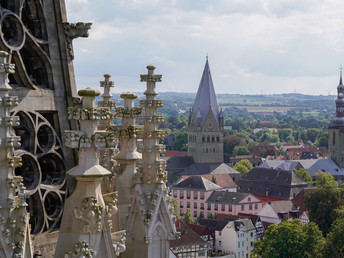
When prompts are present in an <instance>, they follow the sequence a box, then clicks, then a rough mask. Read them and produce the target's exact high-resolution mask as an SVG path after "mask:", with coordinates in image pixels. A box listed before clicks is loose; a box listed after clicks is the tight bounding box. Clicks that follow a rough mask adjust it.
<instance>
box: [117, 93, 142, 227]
mask: <svg viewBox="0 0 344 258" xmlns="http://www.w3.org/2000/svg"><path fill="white" fill-rule="evenodd" d="M121 98H122V99H124V107H118V108H116V115H117V116H119V117H121V118H122V125H121V126H112V127H111V129H112V130H113V132H115V134H116V135H117V136H118V137H119V140H120V146H121V148H120V152H119V153H118V154H116V155H115V156H114V159H115V160H116V161H117V163H118V168H117V176H116V178H115V190H116V191H117V192H118V195H119V196H120V198H119V200H118V208H119V210H118V218H119V228H120V229H126V228H127V220H128V209H129V206H130V205H131V200H132V189H133V185H134V184H135V182H134V181H133V180H134V176H135V173H136V161H137V160H139V159H141V158H142V155H141V154H140V153H138V152H137V149H136V134H137V131H138V130H139V129H140V128H141V127H138V126H136V125H135V119H136V117H138V116H140V115H141V112H142V109H141V108H137V107H134V100H135V99H136V98H137V95H136V94H133V93H130V92H127V93H125V94H122V95H121Z"/></svg>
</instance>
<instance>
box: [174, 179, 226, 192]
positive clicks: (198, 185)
mask: <svg viewBox="0 0 344 258" xmlns="http://www.w3.org/2000/svg"><path fill="white" fill-rule="evenodd" d="M172 188H173V189H188V190H203V191H215V190H220V189H222V187H221V186H218V185H217V184H214V183H213V182H211V181H209V180H207V179H205V178H204V177H201V176H191V177H189V178H187V179H185V180H183V181H181V182H180V183H178V184H176V185H174V186H172Z"/></svg>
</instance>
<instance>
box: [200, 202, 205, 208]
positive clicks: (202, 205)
mask: <svg viewBox="0 0 344 258" xmlns="http://www.w3.org/2000/svg"><path fill="white" fill-rule="evenodd" d="M201 210H204V203H203V202H201Z"/></svg>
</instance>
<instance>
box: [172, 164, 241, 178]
mask: <svg viewBox="0 0 344 258" xmlns="http://www.w3.org/2000/svg"><path fill="white" fill-rule="evenodd" d="M176 174H177V175H179V176H184V175H205V174H231V175H233V174H240V172H238V171H236V170H235V169H234V168H231V167H230V166H229V165H227V164H225V163H221V162H219V163H194V164H192V165H190V166H188V167H187V168H185V170H183V171H180V172H178V173H176Z"/></svg>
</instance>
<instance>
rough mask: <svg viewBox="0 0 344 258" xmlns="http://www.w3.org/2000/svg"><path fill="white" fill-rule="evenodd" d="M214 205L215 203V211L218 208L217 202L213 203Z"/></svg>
mask: <svg viewBox="0 0 344 258" xmlns="http://www.w3.org/2000/svg"><path fill="white" fill-rule="evenodd" d="M214 205H215V207H214V210H216V211H217V210H218V204H217V203H215V204H214Z"/></svg>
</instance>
